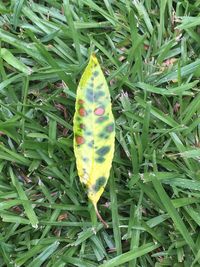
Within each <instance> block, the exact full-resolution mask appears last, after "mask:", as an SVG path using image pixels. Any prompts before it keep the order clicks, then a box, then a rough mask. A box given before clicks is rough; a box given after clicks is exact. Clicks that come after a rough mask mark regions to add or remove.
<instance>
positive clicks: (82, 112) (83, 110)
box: [78, 108, 87, 117]
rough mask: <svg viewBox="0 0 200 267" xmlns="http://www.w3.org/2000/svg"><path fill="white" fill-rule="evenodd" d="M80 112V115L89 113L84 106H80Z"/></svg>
mask: <svg viewBox="0 0 200 267" xmlns="http://www.w3.org/2000/svg"><path fill="white" fill-rule="evenodd" d="M78 112H79V115H80V116H82V117H83V116H85V115H86V114H87V113H86V110H85V109H84V108H80V109H79V111H78Z"/></svg>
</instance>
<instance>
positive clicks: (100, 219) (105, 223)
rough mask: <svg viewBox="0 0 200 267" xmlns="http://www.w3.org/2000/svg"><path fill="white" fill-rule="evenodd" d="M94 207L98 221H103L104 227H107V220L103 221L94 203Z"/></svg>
mask: <svg viewBox="0 0 200 267" xmlns="http://www.w3.org/2000/svg"><path fill="white" fill-rule="evenodd" d="M94 208H95V212H96V215H97V217H98V219H99V221H100V222H102V223H103V225H104V226H105V228H109V225H108V224H107V222H105V221H104V219H103V218H102V217H101V214H100V213H99V211H98V208H97V205H96V204H94Z"/></svg>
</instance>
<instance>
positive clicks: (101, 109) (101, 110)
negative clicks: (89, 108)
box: [94, 107, 105, 116]
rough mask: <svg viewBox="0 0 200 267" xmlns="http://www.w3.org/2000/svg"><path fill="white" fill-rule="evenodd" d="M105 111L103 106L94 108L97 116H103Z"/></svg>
mask: <svg viewBox="0 0 200 267" xmlns="http://www.w3.org/2000/svg"><path fill="white" fill-rule="evenodd" d="M104 113H105V109H104V108H102V107H99V108H96V109H95V110H94V114H95V115H97V116H102V115H103V114H104Z"/></svg>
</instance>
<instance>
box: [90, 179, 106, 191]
mask: <svg viewBox="0 0 200 267" xmlns="http://www.w3.org/2000/svg"><path fill="white" fill-rule="evenodd" d="M105 183H106V178H105V177H104V176H101V177H99V178H98V179H97V180H96V183H95V185H94V186H93V189H94V191H95V192H98V191H99V190H100V189H101V187H102V186H104V185H105Z"/></svg>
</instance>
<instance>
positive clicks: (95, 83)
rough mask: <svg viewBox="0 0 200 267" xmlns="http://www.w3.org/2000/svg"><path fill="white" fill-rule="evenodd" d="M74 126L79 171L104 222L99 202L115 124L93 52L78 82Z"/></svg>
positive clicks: (105, 84)
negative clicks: (99, 209)
mask: <svg viewBox="0 0 200 267" xmlns="http://www.w3.org/2000/svg"><path fill="white" fill-rule="evenodd" d="M73 129H74V152H75V156H76V165H77V169H78V175H79V177H80V181H81V182H82V183H83V184H84V185H85V186H86V188H87V194H88V197H89V199H90V200H91V201H92V203H93V205H94V207H95V210H96V213H97V216H98V217H99V219H100V220H101V221H102V222H104V221H103V220H102V218H101V216H100V215H99V213H98V210H97V202H98V200H99V198H100V197H101V195H102V193H103V191H104V188H105V186H106V183H107V181H108V178H109V175H110V169H111V164H112V159H113V154H114V140H115V125H114V118H113V114H112V110H111V100H110V93H109V89H108V85H107V82H106V79H105V77H104V74H103V72H102V70H101V67H100V65H99V62H98V60H97V58H96V56H95V55H94V54H93V55H91V57H90V61H89V63H88V65H87V67H86V69H85V71H84V73H83V75H82V77H81V80H80V83H79V85H78V89H77V97H76V111H75V115H74V128H73ZM104 223H105V222H104Z"/></svg>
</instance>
